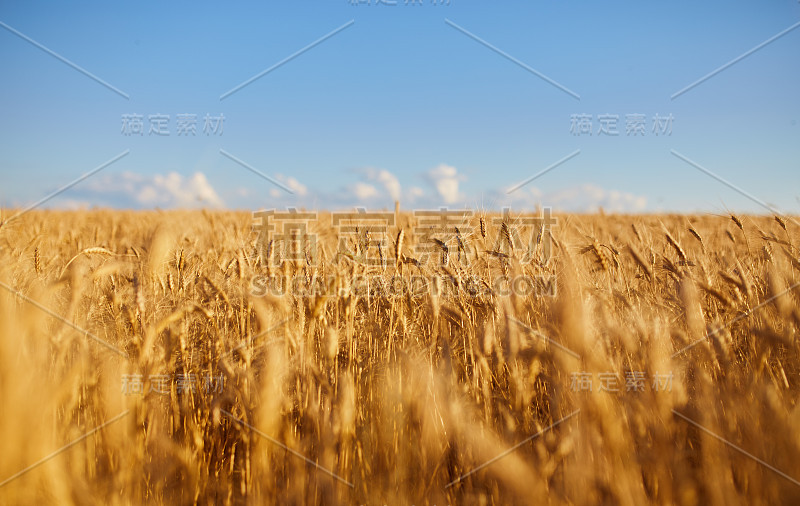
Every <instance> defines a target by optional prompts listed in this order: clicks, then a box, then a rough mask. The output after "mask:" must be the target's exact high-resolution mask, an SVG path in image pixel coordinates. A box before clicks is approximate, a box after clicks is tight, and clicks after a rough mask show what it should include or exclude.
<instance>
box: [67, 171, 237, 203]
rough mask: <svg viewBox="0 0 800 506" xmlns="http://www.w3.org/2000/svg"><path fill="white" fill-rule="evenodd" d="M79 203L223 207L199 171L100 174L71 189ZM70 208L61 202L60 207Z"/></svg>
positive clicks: (220, 200) (212, 188) (214, 191)
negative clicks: (84, 184) (190, 172)
mask: <svg viewBox="0 0 800 506" xmlns="http://www.w3.org/2000/svg"><path fill="white" fill-rule="evenodd" d="M75 195H76V196H77V197H79V198H80V199H79V200H80V202H91V203H92V205H96V206H111V207H131V208H138V207H161V208H192V207H215V208H222V207H225V204H224V203H223V201H222V199H221V198H220V197H219V195H218V194H217V192H216V190H214V187H213V186H211V183H210V182H209V181H208V179H207V178H206V176H205V174H203V173H202V172H195V173H194V174H192V175H191V176H190V177H189V178H185V177H184V176H182V175H181V174H178V173H177V172H169V173H167V174H155V175H153V176H146V175H143V174H137V173H134V172H122V173H121V174H103V175H101V176H99V177H96V178H94V179H92V180H90V181H88V182H87V184H86V186H85V187H84V188H82V189H80V188H78V189H76V190H75ZM70 205H73V202H72V201H62V202H61V206H62V207H63V206H70Z"/></svg>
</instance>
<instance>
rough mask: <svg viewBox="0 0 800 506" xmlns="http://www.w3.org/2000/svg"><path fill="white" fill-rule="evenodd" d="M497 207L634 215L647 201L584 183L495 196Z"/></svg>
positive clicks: (495, 194)
mask: <svg viewBox="0 0 800 506" xmlns="http://www.w3.org/2000/svg"><path fill="white" fill-rule="evenodd" d="M494 196H495V199H496V202H497V204H496V205H498V206H510V207H512V208H514V207H516V208H534V207H536V205H542V206H549V207H552V208H554V209H556V210H559V211H572V212H593V211H597V210H598V209H599V208H601V207H602V208H603V210H605V211H609V212H613V213H628V212H630V213H636V212H642V211H644V210H645V209H646V208H647V198H646V197H644V196H642V195H634V194H632V193H627V192H623V191H619V190H613V189H612V190H607V189H605V188H602V187H600V186H597V185H595V184H591V183H586V184H581V185H576V186H568V187H566V188H561V189H558V190H554V191H550V192H544V191H542V190H541V189H539V188H536V187H534V186H524V187H522V188H520V189H519V190H516V191H514V192H512V193H510V194H508V193H507V190H506V191H502V192H496V193H494Z"/></svg>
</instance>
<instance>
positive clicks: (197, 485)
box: [0, 210, 800, 506]
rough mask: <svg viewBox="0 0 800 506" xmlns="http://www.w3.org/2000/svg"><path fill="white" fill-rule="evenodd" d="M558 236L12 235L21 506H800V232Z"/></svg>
mask: <svg viewBox="0 0 800 506" xmlns="http://www.w3.org/2000/svg"><path fill="white" fill-rule="evenodd" d="M13 215H14V211H13V210H6V211H4V212H3V218H9V217H12V216H13ZM556 218H557V220H558V221H557V224H556V225H554V226H553V227H552V228H551V229H549V230H543V228H541V227H539V228H538V229H537V227H536V226H535V225H532V224H530V223H531V222H530V221H529V220H528V221H526V220H524V219H522V216H521V215H518V214H516V213H511V216H510V217H507V218H506V219H502V217H499V216H498V215H492V214H486V215H484V214H482V213H476V214H475V215H474V216H472V217H471V218H470V220H469V221H468V222H467V221H465V222H463V223H460V224H459V226H458V227H453V230H452V231H451V232H449V233H447V234H440V235H439V236H436V237H428V238H426V237H423V235H424V234H421V233H420V232H419V230H418V229H417V228H415V226H414V223H413V221H414V216H413V215H412V214H411V213H410V212H399V213H397V220H396V223H395V224H394V225H393V226H390V227H388V229H387V230H384V231H382V232H381V234H380V236H379V235H378V234H377V233H374V232H373V233H370V231H369V230H368V229H366V230H360V231H356V232H355V233H353V234H350V235H349V236H348V237H347V238H346V239H345V241H344V242H342V241H341V238H340V237H338V236H337V234H336V231H335V230H333V228H332V226H331V220H330V219H329V216H328V215H327V214H324V213H321V214H320V216H319V217H318V219H317V220H315V221H314V222H313V223H310V224H309V228H308V230H306V231H304V232H303V234H309V235H313V236H314V237H315V238H316V239H315V240H316V243H315V250H314V251H313V255H312V254H311V251H310V249H309V248H308V247H307V248H306V249H305V250H303V249H302V247H301V248H300V249H299V250H298V252H299V254H298V255H288V254H287V251H286V250H284V249H282V247H279V245H278V244H277V243H274V242H265V241H262V240H260V239H259V237H258V233H257V232H255V231H254V229H253V226H254V216H253V214H251V213H244V212H240V213H237V212H207V211H202V212H201V211H170V212H159V211H148V212H126V211H106V210H92V211H74V212H66V211H32V212H28V213H26V214H23V215H21V216H19V217H18V218H15V219H11V220H7V221H6V222H4V223H3V224H2V225H1V226H0V447H1V448H2V458H0V504H102V505H105V506H111V505H118V504H119V505H127V504H203V505H205V504H286V503H289V504H399V505H404V504H438V505H443V504H624V505H641V504H685V505H694V504H697V505H701V504H703V505H705V504H712V505H717V504H718V505H730V504H748V505H750V504H798V503H800V481H798V480H800V406H798V394H800V355H799V354H798V353H799V352H800V347H799V345H798V329H800V305H798V301H799V300H800V295H799V292H800V289H798V283H800V258H799V255H798V246H800V225H798V223H797V221H796V219H795V218H792V217H787V216H784V217H780V216H744V215H742V216H735V215H734V216H731V215H635V216H629V215H603V214H602V213H601V214H594V215H557V216H556ZM456 228H458V230H456ZM426 239H431V241H430V243H431V244H433V245H434V248H433V249H432V250H431V253H430V254H429V255H428V257H427V258H422V257H420V255H419V254H418V253H416V252H417V251H419V246H420V245H421V244H422V243H423V241H425V240H426ZM302 244H306V245H308V244H310V243H309V242H305V243H302ZM437 248H438V249H437ZM367 257H369V258H371V259H373V260H374V261H372V262H365V261H362V260H363V259H365V258H367Z"/></svg>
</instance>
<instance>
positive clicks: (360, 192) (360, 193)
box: [351, 182, 378, 200]
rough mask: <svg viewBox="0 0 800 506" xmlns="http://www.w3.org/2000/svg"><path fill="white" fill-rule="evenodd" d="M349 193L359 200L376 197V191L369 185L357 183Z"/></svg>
mask: <svg viewBox="0 0 800 506" xmlns="http://www.w3.org/2000/svg"><path fill="white" fill-rule="evenodd" d="M351 192H352V193H353V195H355V196H356V198H357V199H359V200H367V199H371V198H373V197H376V196H377V195H378V190H377V188H375V187H374V186H372V185H371V184H367V183H362V182H358V183H356V184H354V185H353V186H352V188H351Z"/></svg>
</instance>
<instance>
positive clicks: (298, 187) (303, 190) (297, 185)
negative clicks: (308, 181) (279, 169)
mask: <svg viewBox="0 0 800 506" xmlns="http://www.w3.org/2000/svg"><path fill="white" fill-rule="evenodd" d="M277 179H278V181H280V182H281V183H283V184H284V185H285V186H286V187H287V188H289V189H290V190H292V191H293V192H294V194H295V195H297V196H298V197H304V196H306V195H307V194H308V187H306V185H304V184H303V183H301V182H300V181H298V180H297V179H295V178H293V177H292V176H289V177H286V176H284V175H283V174H278V176H277ZM273 190H275V191H278V192H284V191H283V190H280V189H278V188H273V189H271V190H270V195H273V196H274V195H275V194H274V193H273Z"/></svg>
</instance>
